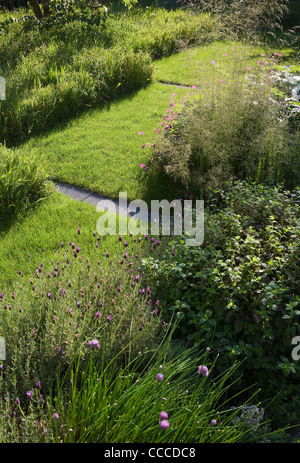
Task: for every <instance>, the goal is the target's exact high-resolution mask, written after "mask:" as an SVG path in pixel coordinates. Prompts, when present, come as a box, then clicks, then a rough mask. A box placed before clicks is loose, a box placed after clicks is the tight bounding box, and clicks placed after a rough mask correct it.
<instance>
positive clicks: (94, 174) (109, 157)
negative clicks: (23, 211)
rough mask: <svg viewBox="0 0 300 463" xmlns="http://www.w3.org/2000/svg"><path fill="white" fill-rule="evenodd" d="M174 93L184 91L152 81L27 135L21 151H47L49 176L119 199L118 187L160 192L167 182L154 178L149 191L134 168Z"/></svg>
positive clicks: (133, 192) (139, 194)
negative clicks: (46, 130)
mask: <svg viewBox="0 0 300 463" xmlns="http://www.w3.org/2000/svg"><path fill="white" fill-rule="evenodd" d="M175 92H176V93H177V94H178V95H184V94H185V93H186V92H187V89H184V88H178V87H175V86H166V85H163V84H153V85H151V86H149V87H147V88H146V89H142V90H139V91H138V92H136V93H135V94H134V95H133V96H131V97H126V98H123V99H121V100H119V101H117V102H114V103H111V104H110V105H107V106H105V107H104V108H101V109H100V108H99V109H95V110H93V111H91V112H89V113H86V114H84V115H82V116H80V117H78V118H77V119H75V120H73V121H72V122H70V123H68V124H67V125H66V126H65V127H64V126H63V127H62V128H61V129H60V130H55V131H53V132H51V133H48V134H46V135H40V136H38V137H32V138H31V139H30V140H29V141H28V143H26V144H24V145H23V147H22V150H25V151H27V150H29V151H30V150H35V152H36V156H38V157H40V156H42V157H43V158H44V157H45V156H44V155H45V154H46V159H47V161H46V162H47V171H48V173H49V176H50V177H51V178H53V179H56V180H60V181H63V182H66V183H70V184H76V185H77V186H81V187H85V188H87V189H89V190H91V191H93V192H96V193H101V194H103V195H107V196H109V197H114V198H118V197H119V192H120V191H126V192H127V195H128V199H136V198H151V197H152V198H153V197H154V196H155V197H157V195H159V196H160V195H163V194H165V192H166V188H165V186H166V185H163V184H162V183H161V179H156V182H155V183H154V184H152V185H151V186H150V187H149V188H150V190H148V185H147V182H145V181H144V177H141V168H140V167H139V166H140V164H141V163H143V162H145V157H147V155H146V154H145V150H144V149H143V148H142V146H143V144H144V143H149V142H151V141H152V139H154V138H155V132H154V130H155V129H156V128H157V127H158V126H159V123H160V121H161V118H162V115H163V113H164V111H165V110H166V109H167V108H168V107H169V104H170V98H171V96H172V93H175ZM139 132H144V134H143V135H139ZM174 194H175V192H174ZM171 199H174V198H171Z"/></svg>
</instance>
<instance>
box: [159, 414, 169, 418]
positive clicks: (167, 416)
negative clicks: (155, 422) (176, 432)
mask: <svg viewBox="0 0 300 463" xmlns="http://www.w3.org/2000/svg"><path fill="white" fill-rule="evenodd" d="M159 418H160V419H161V420H167V419H168V418H169V415H168V414H167V412H161V413H160V415H159Z"/></svg>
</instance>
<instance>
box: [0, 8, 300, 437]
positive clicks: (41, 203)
mask: <svg viewBox="0 0 300 463" xmlns="http://www.w3.org/2000/svg"><path fill="white" fill-rule="evenodd" d="M244 3H245V9H243V10H240V11H241V12H242V13H243V14H242V16H240V15H239V10H238V9H237V2H236V1H235V0H233V1H229V2H210V8H209V10H207V2H202V1H200V0H199V1H198V2H197V4H196V5H194V6H193V7H192V8H190V7H191V5H190V7H189V8H174V9H171V10H167V9H165V8H162V7H159V6H150V7H149V6H148V5H147V6H146V7H145V6H143V5H136V6H132V4H125V5H124V4H122V5H115V4H111V5H110V7H109V9H108V8H106V7H101V8H98V9H96V10H93V9H91V7H90V5H87V4H84V3H83V2H80V1H66V2H50V4H51V8H52V9H51V13H50V14H49V15H47V16H46V17H45V18H43V19H42V20H40V19H37V18H36V17H35V16H34V14H33V12H32V10H31V9H20V10H18V11H16V10H13V9H12V10H6V9H4V10H2V13H3V14H2V15H1V16H0V26H1V30H0V74H1V75H2V76H4V77H5V79H6V99H5V100H4V101H0V121H1V124H0V140H1V143H2V145H1V147H0V155H1V157H0V218H1V227H0V236H1V241H0V253H1V262H0V270H1V275H0V284H1V287H0V336H1V337H3V338H4V340H5V344H6V358H5V359H1V358H0V411H1V413H0V440H1V442H110V443H111V442H120V443H123V442H131V443H136V442H148V443H149V442H167V443H173V442H186V443H196V442H270V441H272V440H275V441H277V442H279V441H281V440H284V439H286V434H284V433H283V432H281V431H280V429H281V428H282V427H283V426H286V425H288V424H293V425H295V424H298V423H299V420H300V417H299V413H298V409H299V398H298V395H299V394H298V390H299V388H298V384H299V371H300V370H299V366H298V363H297V361H295V360H293V359H292V358H291V351H292V348H293V346H292V339H293V338H295V337H296V336H297V335H299V315H300V311H299V304H300V300H299V289H300V288H299V270H298V268H299V258H300V256H299V226H298V225H299V219H300V217H299V202H300V198H299V154H300V152H299V151H300V150H299V148H300V141H299V93H298V85H299V77H298V74H299V67H298V66H297V62H296V60H295V56H297V53H298V50H299V48H298V45H297V42H296V38H297V36H296V35H295V36H294V37H295V40H291V36H289V42H287V41H285V42H284V43H282V42H280V41H275V39H276V37H277V38H278V37H281V38H282V37H283V36H285V35H286V34H285V31H284V30H283V29H282V24H288V15H287V13H285V6H286V5H287V4H288V2H286V1H275V0H274V1H273V0H272V1H271V2H269V3H270V5H269V6H270V7H271V8H269V10H268V11H269V16H268V17H267V18H266V17H265V16H264V15H265V14H266V6H268V5H267V3H268V2H261V3H260V5H259V8H258V9H255V8H256V7H257V2H254V1H253V0H247V1H245V2H244ZM199 7H200V10H201V11H200V12H199ZM230 8H231V9H230ZM229 13H234V14H229ZM257 14H258V15H259V16H258V17H259V21H258V22H257V24H258V25H259V28H253V27H252V25H253V17H254V16H255V15H256V17H257ZM241 19H243V21H240V20H241ZM244 19H247V21H244ZM233 25H235V26H236V27H235V28H232V27H231V26H233ZM229 26H230V27H229ZM233 30H234V32H235V33H234V34H232V31H233ZM229 31H230V33H229ZM250 31H251V41H252V40H253V41H254V42H253V43H251V44H249V43H247V40H248V41H249V37H250V35H248V32H249V33H250ZM271 33H272V34H271ZM271 38H272V41H271ZM179 52H181V53H179ZM187 63H189V64H190V66H189V65H188V64H187ZM171 65H172V66H171ZM173 65H174V66H173ZM162 81H164V82H168V84H170V83H173V84H181V85H183V86H182V87H175V86H174V85H173V86H172V87H171V86H170V87H168V89H166V85H165V84H163V83H161V82H162ZM262 89H263V90H262ZM175 90H176V91H175ZM168 92H169V93H168ZM169 94H170V96H171V100H169V98H170V96H169ZM158 100H159V101H158ZM165 103H167V104H168V105H169V106H168V108H167V109H165V112H163V111H164V109H162V108H163V107H165ZM143 112H144V114H143ZM146 113H147V114H146ZM159 118H161V119H159ZM143 124H144V126H143ZM144 130H145V133H144ZM153 132H155V137H153V138H151V133H152V134H153ZM99 139H100V141H101V143H102V144H101V143H100V144H99ZM111 139H113V144H111ZM64 143H65V145H64ZM95 146H96V148H95ZM126 147H127V151H126V149H125V148H126ZM122 153H123V157H122ZM124 153H125V154H124ZM100 164H101V165H100ZM50 174H51V175H50ZM49 178H61V179H63V180H68V181H70V182H71V181H72V183H74V184H77V185H82V184H83V185H84V186H85V187H87V188H88V189H89V190H90V191H93V190H96V191H98V192H99V193H101V192H102V193H103V192H105V193H107V192H112V193H113V195H116V193H117V192H118V191H120V190H122V191H126V190H127V191H129V192H130V196H131V197H135V196H136V195H137V194H141V196H142V197H143V198H144V199H147V201H148V202H149V201H150V200H151V199H162V198H168V199H172V198H171V197H170V196H171V195H173V194H174V195H177V196H178V197H179V198H180V200H181V201H182V200H183V198H190V197H192V199H193V200H197V199H205V233H204V242H203V244H202V245H201V246H196V247H189V246H186V243H185V240H184V238H185V237H184V236H173V237H172V238H170V237H169V236H162V235H154V234H152V233H151V230H149V233H148V234H145V235H144V234H143V235H141V236H130V235H127V236H126V235H123V236H118V235H117V236H109V235H103V236H102V235H101V234H100V233H99V232H98V231H97V226H96V224H97V219H98V218H99V213H97V212H96V211H95V208H94V207H93V206H90V205H88V204H85V203H84V202H78V203H76V202H74V201H72V200H70V199H68V198H64V197H62V196H61V195H60V194H59V193H58V192H56V191H55V190H54V188H53V184H52V183H51V181H49ZM154 195H156V197H155V198H154ZM184 195H185V196H184ZM173 199H174V197H173ZM1 346H2V344H0V347H1ZM277 394H279V395H278V397H277ZM275 398H276V400H274V402H273V403H272V401H273V399H275ZM270 402H271V404H270ZM269 420H270V421H269ZM278 430H279V431H278Z"/></svg>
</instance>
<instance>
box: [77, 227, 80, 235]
mask: <svg viewBox="0 0 300 463" xmlns="http://www.w3.org/2000/svg"><path fill="white" fill-rule="evenodd" d="M77 233H78V235H80V227H79V228H78V230H77Z"/></svg>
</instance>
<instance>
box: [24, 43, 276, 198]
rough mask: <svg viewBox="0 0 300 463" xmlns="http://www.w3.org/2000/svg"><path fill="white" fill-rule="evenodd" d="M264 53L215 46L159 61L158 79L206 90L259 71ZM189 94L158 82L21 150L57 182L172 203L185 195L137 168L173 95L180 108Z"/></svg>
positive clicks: (237, 46) (36, 138)
mask: <svg viewBox="0 0 300 463" xmlns="http://www.w3.org/2000/svg"><path fill="white" fill-rule="evenodd" d="M263 51H265V50H262V49H259V48H253V47H251V46H249V45H245V44H241V43H233V42H231V43H226V42H214V43H213V44H209V45H207V46H205V47H196V48H193V49H190V50H186V51H183V52H181V53H178V54H176V55H173V56H171V57H169V58H163V59H162V60H159V61H156V62H155V74H154V77H155V79H156V80H162V81H169V82H175V83H178V84H185V85H197V87H200V90H201V87H202V86H208V85H211V84H212V82H216V83H218V79H219V78H223V79H224V78H226V79H230V73H232V72H233V71H232V70H233V67H234V64H235V65H236V62H238V65H239V66H241V67H242V68H245V70H246V66H249V65H255V63H256V61H257V59H258V58H261V57H260V54H261V53H262V52H263ZM265 52H266V51H265ZM224 53H226V54H227V55H228V56H224ZM266 53H267V52H266ZM212 60H214V61H215V62H216V65H215V66H212V65H211V61H212ZM189 92H190V89H188V88H183V87H176V86H171V85H164V84H161V83H158V82H154V83H153V84H151V85H150V86H148V87H147V88H145V89H141V90H139V91H137V92H135V93H134V94H133V95H131V96H127V97H124V98H122V99H119V100H118V101H115V102H112V103H110V104H107V105H106V106H104V107H103V108H98V109H94V110H91V111H90V112H86V113H84V114H83V115H81V116H78V117H77V118H74V119H73V120H72V121H70V122H69V123H65V124H61V125H60V126H59V127H58V128H57V129H55V130H53V131H51V132H50V131H49V132H48V133H47V134H41V135H39V136H34V137H32V138H31V139H30V140H29V141H28V142H26V143H24V144H23V146H22V149H23V150H25V151H27V150H32V149H34V150H35V152H36V156H38V157H39V158H41V159H46V167H47V171H48V173H49V176H50V177H51V178H53V179H56V180H60V181H63V182H66V183H70V184H75V185H77V186H81V187H84V188H87V189H88V190H91V191H93V192H96V193H101V194H103V195H107V196H109V197H113V198H118V195H119V192H120V191H126V192H127V195H128V199H136V198H143V199H145V200H147V201H149V200H150V199H153V198H163V197H164V198H169V199H170V200H171V199H174V197H178V195H179V194H180V193H182V192H181V191H180V190H177V189H176V188H175V187H174V186H173V187H170V185H167V183H166V179H165V178H164V177H162V176H159V177H151V178H149V179H148V181H147V180H145V176H143V175H141V174H142V173H143V172H142V170H141V168H140V167H139V166H140V164H141V163H145V164H146V163H147V161H148V157H149V154H147V153H146V152H145V150H144V149H143V148H142V146H143V144H144V143H147V144H150V143H152V142H153V140H154V139H155V135H156V134H155V132H154V131H155V129H157V128H159V123H160V122H161V120H162V116H163V114H164V111H165V110H166V109H167V108H168V107H169V104H170V98H171V97H172V94H173V93H176V94H177V97H176V101H177V102H178V101H179V100H180V98H181V97H183V96H184V95H186V94H187V93H189ZM139 132H143V135H139ZM43 162H45V161H43Z"/></svg>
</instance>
